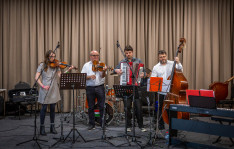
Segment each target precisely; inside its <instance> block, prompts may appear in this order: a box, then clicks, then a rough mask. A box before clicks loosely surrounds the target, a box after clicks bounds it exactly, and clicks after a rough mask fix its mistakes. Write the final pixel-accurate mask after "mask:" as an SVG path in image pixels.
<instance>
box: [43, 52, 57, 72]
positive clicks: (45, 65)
mask: <svg viewBox="0 0 234 149" xmlns="http://www.w3.org/2000/svg"><path fill="white" fill-rule="evenodd" d="M51 53H53V54H55V53H54V51H53V50H49V51H47V52H46V54H45V57H44V68H45V71H47V69H48V65H49V61H50V59H49V57H50V55H51Z"/></svg>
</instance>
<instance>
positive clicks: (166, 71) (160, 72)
mask: <svg viewBox="0 0 234 149" xmlns="http://www.w3.org/2000/svg"><path fill="white" fill-rule="evenodd" d="M173 64H174V61H170V60H167V64H166V65H162V64H161V63H160V62H159V63H158V64H156V65H155V66H154V68H153V71H152V74H151V77H162V78H163V80H167V78H168V77H169V76H170V75H171V71H172V67H173ZM176 69H179V70H181V71H183V66H182V65H181V63H179V64H176ZM161 94H165V93H161Z"/></svg>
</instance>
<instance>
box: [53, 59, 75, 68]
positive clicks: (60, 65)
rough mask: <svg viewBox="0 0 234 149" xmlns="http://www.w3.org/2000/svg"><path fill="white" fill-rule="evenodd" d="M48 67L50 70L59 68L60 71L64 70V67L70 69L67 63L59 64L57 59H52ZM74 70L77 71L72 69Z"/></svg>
mask: <svg viewBox="0 0 234 149" xmlns="http://www.w3.org/2000/svg"><path fill="white" fill-rule="evenodd" d="M49 66H50V67H51V68H56V67H59V68H61V69H64V68H66V67H71V65H68V64H67V62H60V61H59V60H57V59H54V61H53V62H50V63H49ZM74 69H76V70H77V69H78V68H76V67H74Z"/></svg>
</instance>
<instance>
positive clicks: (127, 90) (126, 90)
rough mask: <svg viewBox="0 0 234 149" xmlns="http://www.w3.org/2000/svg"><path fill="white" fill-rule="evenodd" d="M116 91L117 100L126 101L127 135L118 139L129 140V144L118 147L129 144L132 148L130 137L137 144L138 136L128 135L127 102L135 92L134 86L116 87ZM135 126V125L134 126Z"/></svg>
mask: <svg viewBox="0 0 234 149" xmlns="http://www.w3.org/2000/svg"><path fill="white" fill-rule="evenodd" d="M113 87H114V90H115V95H116V97H117V98H123V99H124V102H125V103H124V111H125V133H124V135H122V136H118V137H124V138H125V139H126V140H127V143H124V144H120V145H118V146H122V145H125V144H128V146H131V143H130V141H129V137H132V141H133V142H135V143H137V144H138V142H137V141H136V136H135V134H134V133H133V135H129V134H128V133H127V100H128V99H129V98H130V97H131V96H132V92H133V87H132V86H122V85H114V86H113ZM133 125H135V124H133ZM133 127H134V126H133ZM138 145H139V146H141V145H140V144H138Z"/></svg>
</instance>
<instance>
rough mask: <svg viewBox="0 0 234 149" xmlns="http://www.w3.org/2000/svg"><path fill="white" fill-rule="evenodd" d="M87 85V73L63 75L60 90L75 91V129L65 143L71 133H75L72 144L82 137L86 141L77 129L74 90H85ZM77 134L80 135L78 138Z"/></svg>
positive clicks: (73, 128)
mask: <svg viewBox="0 0 234 149" xmlns="http://www.w3.org/2000/svg"><path fill="white" fill-rule="evenodd" d="M85 84H86V73H70V74H61V79H60V89H72V90H73V127H72V129H71V130H70V132H69V133H68V135H67V136H66V137H65V139H64V140H63V142H65V141H66V140H67V138H68V137H69V136H70V134H71V133H73V137H72V143H75V142H76V140H77V139H78V137H79V136H80V137H81V138H82V140H83V141H84V142H86V141H85V139H84V138H83V136H82V135H81V134H80V133H79V131H78V130H77V129H76V128H75V100H74V89H85ZM75 133H78V137H77V138H76V136H75Z"/></svg>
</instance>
